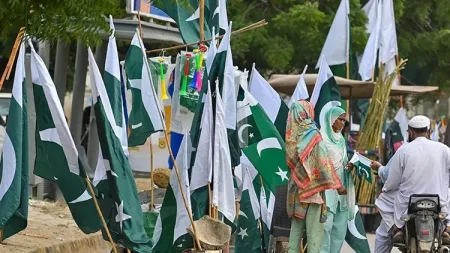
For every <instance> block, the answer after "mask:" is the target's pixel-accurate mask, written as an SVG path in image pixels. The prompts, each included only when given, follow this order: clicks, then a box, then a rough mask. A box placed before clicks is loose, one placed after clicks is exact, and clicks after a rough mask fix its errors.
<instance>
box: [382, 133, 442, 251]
mask: <svg viewBox="0 0 450 253" xmlns="http://www.w3.org/2000/svg"><path fill="white" fill-rule="evenodd" d="M389 165H390V166H389V168H388V169H389V177H388V179H387V181H386V183H385V185H384V187H383V191H382V193H381V194H380V196H379V198H378V199H377V200H376V201H375V204H376V206H377V207H378V209H379V211H380V214H381V216H382V218H383V220H382V221H381V224H380V227H379V228H378V229H377V232H376V239H375V253H384V252H390V251H391V248H392V247H391V246H390V239H391V238H390V236H389V233H388V231H389V230H390V228H391V227H392V226H393V225H394V224H395V225H396V226H397V227H399V228H401V227H403V225H404V222H402V221H401V220H400V218H401V216H402V215H403V214H405V213H406V212H407V209H408V203H409V196H410V195H412V194H438V195H439V197H440V204H441V207H442V212H446V209H447V200H448V187H449V169H450V149H449V148H448V147H447V146H445V145H444V144H442V143H439V142H434V141H430V140H428V139H427V138H425V137H418V138H416V139H415V140H414V141H412V142H411V143H408V144H405V145H403V146H402V147H401V148H400V149H399V150H398V151H397V152H396V154H395V155H394V156H393V157H392V159H391V161H390V164H389Z"/></svg>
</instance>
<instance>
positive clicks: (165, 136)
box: [139, 40, 202, 250]
mask: <svg viewBox="0 0 450 253" xmlns="http://www.w3.org/2000/svg"><path fill="white" fill-rule="evenodd" d="M139 43H140V46H141V48H142V53H143V54H144V55H145V51H144V45H143V44H144V43H143V42H142V40H139ZM144 64H145V67H146V68H147V72H148V74H149V75H151V73H150V66H149V64H148V60H147V58H146V57H144ZM150 87H151V91H152V93H153V98H154V101H153V102H154V103H155V104H156V105H158V104H159V101H158V96H157V94H156V92H155V87H153V85H150ZM158 115H159V119H160V121H161V124H162V125H164V124H165V121H164V118H163V116H162V112H161V110H159V112H158ZM163 132H164V139H165V140H166V143H167V147H168V150H169V155H170V159H171V160H172V161H173V168H174V169H175V172H176V175H177V179H178V185H179V186H180V192H181V196H182V197H183V202H184V206H185V207H186V210H187V213H188V216H189V220H190V222H191V225H192V230H193V234H194V236H193V237H194V241H195V242H196V244H197V247H198V250H202V248H201V247H202V246H201V245H200V241H199V240H198V237H197V229H196V226H195V223H194V219H193V217H192V211H191V208H190V207H189V205H188V202H187V199H186V193H185V192H184V187H183V183H182V181H181V176H180V171H179V170H178V166H177V162H176V160H175V156H174V155H173V152H172V148H171V147H170V141H169V137H168V135H167V132H166V131H163Z"/></svg>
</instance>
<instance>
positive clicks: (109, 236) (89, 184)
mask: <svg viewBox="0 0 450 253" xmlns="http://www.w3.org/2000/svg"><path fill="white" fill-rule="evenodd" d="M85 180H86V184H87V185H88V188H89V191H90V192H91V195H92V200H93V201H94V205H95V208H96V209H97V212H98V215H99V216H100V220H101V221H102V224H103V228H104V229H105V232H106V235H107V236H108V240H109V242H110V243H111V246H112V247H113V250H114V253H117V249H116V244H115V243H114V241H113V239H112V237H111V233H110V232H109V229H108V225H106V221H105V218H104V217H103V214H102V210H100V206H99V205H98V202H97V197H96V196H95V192H94V189H93V188H92V185H91V181H90V180H89V178H88V177H86V178H85Z"/></svg>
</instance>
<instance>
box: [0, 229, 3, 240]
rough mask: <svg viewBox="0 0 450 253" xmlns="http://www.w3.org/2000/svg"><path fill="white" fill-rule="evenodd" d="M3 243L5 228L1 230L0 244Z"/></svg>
mask: <svg viewBox="0 0 450 253" xmlns="http://www.w3.org/2000/svg"><path fill="white" fill-rule="evenodd" d="M1 242H3V228H2V229H0V243H1Z"/></svg>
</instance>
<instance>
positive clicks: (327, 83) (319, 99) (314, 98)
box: [310, 56, 341, 127]
mask: <svg viewBox="0 0 450 253" xmlns="http://www.w3.org/2000/svg"><path fill="white" fill-rule="evenodd" d="M310 101H311V103H312V104H313V105H314V114H315V115H316V119H317V118H318V119H319V121H318V122H317V120H316V122H317V123H319V127H320V125H323V124H324V122H325V113H326V112H327V110H328V109H330V108H331V107H333V106H341V93H340V92H339V87H338V86H337V83H336V80H335V79H334V76H333V73H332V72H331V69H330V67H329V66H328V63H327V61H326V60H325V56H322V57H321V58H320V69H319V75H318V77H317V80H316V84H315V86H314V90H313V93H312V95H311V100H310Z"/></svg>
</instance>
